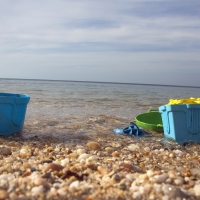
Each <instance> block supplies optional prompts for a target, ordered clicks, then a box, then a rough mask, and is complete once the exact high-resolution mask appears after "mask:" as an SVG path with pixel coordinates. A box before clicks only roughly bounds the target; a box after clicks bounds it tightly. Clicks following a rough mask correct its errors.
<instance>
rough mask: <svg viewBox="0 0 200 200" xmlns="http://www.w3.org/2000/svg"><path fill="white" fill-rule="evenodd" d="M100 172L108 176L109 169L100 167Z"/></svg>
mask: <svg viewBox="0 0 200 200" xmlns="http://www.w3.org/2000/svg"><path fill="white" fill-rule="evenodd" d="M97 170H98V172H99V173H100V174H102V175H106V174H108V169H107V168H106V167H103V166H98V168H97Z"/></svg>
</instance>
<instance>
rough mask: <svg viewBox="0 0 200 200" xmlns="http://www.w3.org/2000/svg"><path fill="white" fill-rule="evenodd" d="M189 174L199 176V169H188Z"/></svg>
mask: <svg viewBox="0 0 200 200" xmlns="http://www.w3.org/2000/svg"><path fill="white" fill-rule="evenodd" d="M190 173H191V174H192V175H193V176H194V175H200V169H199V168H192V169H190Z"/></svg>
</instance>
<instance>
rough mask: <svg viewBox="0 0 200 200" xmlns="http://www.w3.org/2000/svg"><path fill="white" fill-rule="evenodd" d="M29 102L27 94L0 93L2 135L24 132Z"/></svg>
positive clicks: (0, 132)
mask: <svg viewBox="0 0 200 200" xmlns="http://www.w3.org/2000/svg"><path fill="white" fill-rule="evenodd" d="M29 100H30V97H29V96H28V95H26V94H11V93H0V135H5V136H9V135H11V134H13V133H20V132H21V131H22V129H23V125H24V119H25V114H26V108H27V104H28V102H29Z"/></svg>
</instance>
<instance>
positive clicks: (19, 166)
mask: <svg viewBox="0 0 200 200" xmlns="http://www.w3.org/2000/svg"><path fill="white" fill-rule="evenodd" d="M128 124H129V121H127V120H126V119H119V118H116V117H110V116H109V117H108V116H106V115H99V116H91V117H72V118H69V119H68V120H67V121H65V122H60V121H59V120H58V119H51V120H44V119H42V118H41V119H39V118H38V120H36V121H35V122H34V123H33V122H31V121H26V122H25V125H24V130H23V133H22V134H21V135H13V136H10V137H7V138H6V137H3V136H1V137H0V199H12V200H15V199H16V200H28V199H35V200H36V199H37V200H38V199H49V200H51V199H52V200H53V199H73V200H79V199H80V200H108V199H117V200H123V199H140V200H141V199H144V200H146V199H150V200H157V199H162V200H173V199H174V200H182V199H191V200H192V199H200V155H199V152H200V145H198V144H193V143H190V144H188V145H185V146H180V145H176V144H174V143H170V145H165V144H163V143H162V142H161V141H162V138H163V134H162V133H161V134H158V133H154V132H151V133H149V134H146V135H145V136H143V137H141V138H132V137H130V136H126V135H123V136H118V135H115V133H114V132H113V131H112V130H113V128H117V127H118V128H124V127H126V126H127V125H128Z"/></svg>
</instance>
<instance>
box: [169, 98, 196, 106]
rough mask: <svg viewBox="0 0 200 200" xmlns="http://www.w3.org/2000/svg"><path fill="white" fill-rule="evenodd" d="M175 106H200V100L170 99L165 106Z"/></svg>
mask: <svg viewBox="0 0 200 200" xmlns="http://www.w3.org/2000/svg"><path fill="white" fill-rule="evenodd" d="M175 104H200V98H193V97H191V98H189V99H170V100H169V103H168V104H167V105H175Z"/></svg>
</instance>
